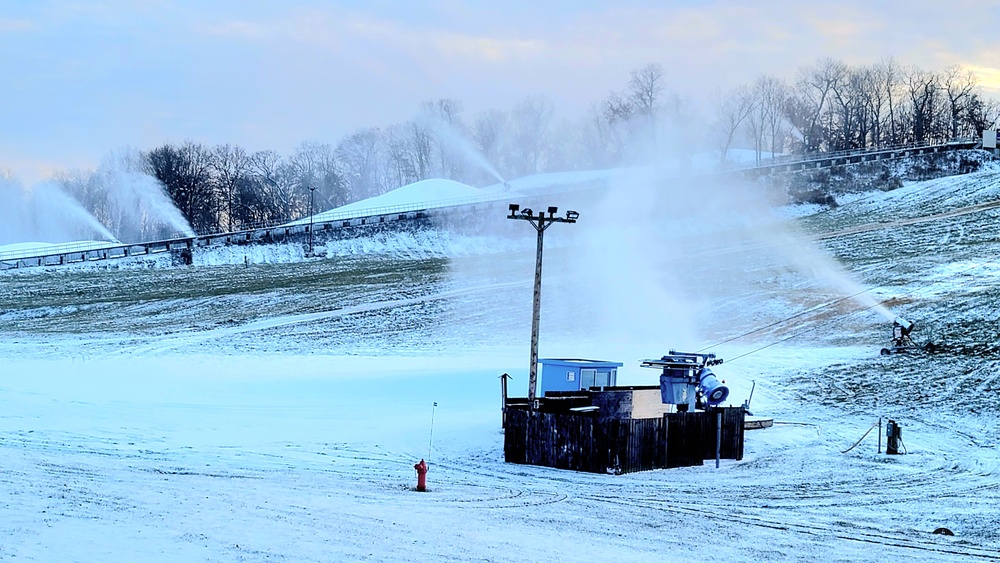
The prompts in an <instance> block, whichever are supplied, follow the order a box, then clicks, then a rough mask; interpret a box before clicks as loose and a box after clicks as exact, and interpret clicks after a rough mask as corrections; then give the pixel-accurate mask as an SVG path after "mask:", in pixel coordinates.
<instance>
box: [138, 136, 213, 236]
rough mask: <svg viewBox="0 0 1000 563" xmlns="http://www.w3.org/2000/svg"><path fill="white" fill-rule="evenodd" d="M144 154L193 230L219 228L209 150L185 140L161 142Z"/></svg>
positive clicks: (155, 174)
mask: <svg viewBox="0 0 1000 563" xmlns="http://www.w3.org/2000/svg"><path fill="white" fill-rule="evenodd" d="M144 157H145V159H146V161H147V162H148V163H149V166H150V170H151V172H152V174H153V176H155V177H156V179H157V180H159V181H160V182H162V183H163V185H164V186H165V187H166V189H167V194H168V195H170V197H171V199H173V201H174V204H175V205H177V208H178V209H179V210H180V211H181V213H182V214H183V215H184V217H185V218H186V219H187V220H188V223H190V224H191V227H192V228H193V229H194V230H195V231H196V232H200V233H206V232H216V231H218V230H219V215H218V211H219V207H220V205H219V201H218V194H217V192H216V191H215V189H214V185H213V182H212V166H213V159H214V156H213V154H212V151H210V150H209V149H207V148H206V147H204V146H203V145H200V144H196V143H193V142H190V141H188V142H186V143H184V144H183V145H181V146H179V147H175V146H173V145H170V144H165V145H163V146H161V147H158V148H155V149H153V150H151V151H149V152H148V153H145V155H144Z"/></svg>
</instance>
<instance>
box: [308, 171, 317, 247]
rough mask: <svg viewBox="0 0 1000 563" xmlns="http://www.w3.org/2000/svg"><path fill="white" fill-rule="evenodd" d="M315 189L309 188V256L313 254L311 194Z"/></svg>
mask: <svg viewBox="0 0 1000 563" xmlns="http://www.w3.org/2000/svg"><path fill="white" fill-rule="evenodd" d="M314 193H316V188H314V187H310V188H309V256H312V253H313V194H314Z"/></svg>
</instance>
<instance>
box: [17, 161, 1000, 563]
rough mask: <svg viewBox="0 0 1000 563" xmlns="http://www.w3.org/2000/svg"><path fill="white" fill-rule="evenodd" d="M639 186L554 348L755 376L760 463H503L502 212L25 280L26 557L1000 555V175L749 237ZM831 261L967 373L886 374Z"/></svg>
mask: <svg viewBox="0 0 1000 563" xmlns="http://www.w3.org/2000/svg"><path fill="white" fill-rule="evenodd" d="M630 186H631V185H629V186H626V185H622V186H620V187H618V188H613V189H620V190H622V191H621V192H620V195H621V196H623V197H624V196H625V195H627V196H628V198H629V199H628V201H629V207H630V208H631V209H633V210H634V209H640V210H647V211H648V213H646V212H644V213H635V212H633V219H634V220H633V221H630V222H627V223H626V222H620V221H614V220H613V218H614V217H619V216H620V210H621V206H620V205H618V204H616V203H615V202H614V201H604V202H600V203H601V205H599V206H598V205H594V206H591V207H588V208H585V207H579V209H580V211H581V220H580V222H579V223H578V224H577V225H573V226H566V225H557V226H555V227H554V228H553V229H551V230H549V231H547V233H546V254H545V278H544V286H543V287H544V288H543V296H542V303H543V317H542V327H541V341H540V354H541V355H542V356H543V357H558V356H563V355H568V356H583V357H596V358H601V359H609V360H618V361H623V362H625V366H624V367H623V368H622V370H621V372H620V375H619V378H620V379H619V381H620V382H622V383H623V384H650V383H652V382H654V380H655V376H656V374H655V373H654V372H653V371H651V370H643V369H640V368H639V367H638V364H639V359H640V358H643V357H650V356H651V355H653V356H655V355H657V354H662V353H666V350H667V348H669V347H676V348H683V347H694V348H699V349H700V348H703V347H707V346H710V345H713V344H715V346H713V347H712V348H711V350H712V351H713V352H715V353H716V354H718V355H719V356H720V357H722V358H724V359H725V360H726V362H725V363H724V364H723V365H722V366H719V367H718V368H717V370H716V373H717V374H718V375H720V377H722V378H724V379H726V380H727V384H728V385H729V386H730V388H731V389H732V393H731V395H730V400H731V401H732V402H733V404H740V403H742V402H743V400H745V399H746V398H747V397H748V395H749V392H750V388H751V386H752V385H754V384H755V385H756V390H755V391H754V395H753V403H752V405H751V406H752V408H751V410H752V411H753V412H754V414H756V415H760V416H767V417H773V418H774V419H775V421H776V424H775V426H774V427H773V428H771V429H767V430H762V431H753V432H750V433H748V435H747V443H746V455H745V458H744V459H743V460H742V461H739V462H723V464H722V466H721V467H720V468H719V469H715V468H714V465H713V464H707V465H705V466H704V467H696V468H683V469H674V470H664V471H655V472H647V473H639V474H631V475H622V476H612V475H591V474H578V473H572V472H564V471H558V470H553V469H547V468H540V467H531V466H515V465H507V464H505V463H504V462H503V461H502V460H503V453H502V438H503V436H502V434H501V433H500V428H499V423H500V412H499V404H500V400H499V380H498V379H497V377H498V376H499V375H500V374H501V373H505V372H506V373H509V374H511V375H512V376H513V377H514V380H513V381H512V382H511V389H512V393H517V394H522V395H523V394H524V391H526V390H524V389H523V386H524V384H525V381H526V379H527V377H526V374H527V365H526V363H527V356H528V353H527V352H528V351H527V342H528V338H529V326H530V317H529V315H530V300H531V285H530V282H531V275H532V272H533V267H534V242H535V241H534V232H533V231H531V229H528V228H524V227H526V226H525V225H522V224H517V223H520V222H517V221H505V220H504V219H503V218H502V217H499V218H484V219H483V220H484V222H486V223H487V224H484V225H483V226H482V228H481V229H479V230H478V231H476V232H474V233H469V232H465V233H461V234H456V233H450V232H448V231H446V230H444V229H443V228H437V229H429V230H426V231H423V232H419V233H407V234H400V235H398V236H390V235H386V234H380V235H373V237H375V238H377V239H378V240H377V241H376V240H374V239H373V240H372V242H371V244H368V243H364V242H357V243H355V245H354V246H353V247H351V249H347V248H345V247H337V248H339V251H335V250H334V249H332V248H331V249H330V250H329V251H328V253H327V258H326V259H319V260H316V259H313V260H302V259H298V258H296V257H295V256H292V255H290V254H287V252H286V251H283V250H280V249H274V250H273V252H274V253H275V254H276V255H278V254H280V255H281V256H285V258H281V259H277V260H269V259H267V258H266V256H267V253H268V252H272V251H271V250H266V249H261V250H259V251H255V252H259V253H260V254H258V255H254V256H255V257H256V258H255V260H253V261H248V263H245V262H243V261H242V260H239V261H235V260H231V258H233V257H232V256H228V255H222V254H220V255H219V256H218V257H216V258H211V257H210V256H211V255H208V257H206V258H205V259H204V260H205V261H204V262H203V263H202V264H200V265H198V266H197V267H195V268H170V267H166V266H165V265H163V264H149V265H147V267H143V268H134V269H129V268H121V269H108V270H98V269H80V268H72V269H39V270H37V271H30V272H29V271H22V272H15V273H0V302H2V303H3V304H4V306H3V309H2V310H0V335H2V338H0V366H2V367H0V370H2V371H0V450H2V452H0V455H2V458H3V459H4V463H3V464H2V467H0V481H2V482H3V486H2V487H0V560H12V561H14V560H17V561H52V560H78V561H135V560H143V561H177V560H185V561H273V560H294V561H331V560H367V561H400V560H413V559H420V560H491V561H525V560H528V561H552V560H573V559H578V560H588V561H589V560H603V559H611V558H614V559H618V560H622V561H647V560H657V559H661V560H682V559H695V558H697V559H699V560H707V561H746V562H751V561H753V562H756V561H817V560H819V561H845V562H846V561H896V560H904V559H905V560H909V561H928V562H930V561H991V560H995V558H996V554H997V553H998V551H1000V533H998V532H997V529H998V524H1000V513H998V512H997V510H996V508H995V507H996V506H997V503H998V502H1000V485H998V483H1000V467H998V460H1000V457H998V453H1000V451H998V450H1000V431H998V430H997V428H998V427H1000V426H998V422H1000V407H998V406H997V404H996V401H995V397H996V394H997V392H998V390H1000V370H998V367H1000V366H998V360H1000V351H998V350H997V348H996V342H997V337H998V334H997V332H996V328H995V327H996V326H998V324H997V321H998V319H997V314H998V313H997V311H998V310H1000V308H998V305H1000V291H998V289H997V287H998V284H997V281H998V276H1000V265H998V263H997V261H996V256H997V255H998V250H1000V248H998V242H997V240H996V237H995V236H994V234H993V230H994V229H993V228H992V225H995V224H996V221H997V219H998V215H1000V209H998V208H995V207H991V206H989V205H984V204H988V203H989V202H992V201H995V200H997V199H1000V172H998V171H997V170H996V169H995V168H987V169H985V170H983V171H981V172H978V173H975V174H970V175H966V176H959V177H952V178H946V179H940V180H934V181H930V182H919V183H913V184H909V185H907V186H905V187H903V188H900V189H898V190H895V191H892V192H886V193H873V194H866V195H865V196H864V197H859V198H856V199H855V200H854V201H851V202H849V203H846V204H844V205H842V206H841V207H840V208H837V209H834V210H826V211H822V212H819V213H813V214H810V215H807V216H804V217H800V218H797V219H789V220H787V221H786V220H781V219H774V218H773V216H764V215H761V216H759V217H756V218H755V219H754V220H749V219H748V220H747V221H745V222H744V223H738V222H737V221H734V220H733V217H735V216H736V214H735V211H734V209H733V208H734V207H735V208H738V209H739V210H740V211H741V212H745V213H750V212H751V211H750V209H751V208H750V206H749V204H747V203H745V202H743V201H741V200H738V198H737V197H736V195H734V194H731V193H728V192H720V193H719V194H718V196H719V197H714V196H713V194H715V192H714V191H713V190H715V189H716V187H713V186H700V189H698V190H697V196H698V197H699V198H701V200H702V201H705V198H709V200H710V201H711V202H712V204H711V206H709V207H710V208H709V209H708V210H707V211H708V212H706V213H705V214H703V215H697V216H675V215H671V216H664V215H663V214H661V213H659V212H658V210H661V209H664V208H665V207H664V206H665V204H664V203H663V202H664V201H666V202H669V203H671V204H672V205H674V206H675V208H678V207H676V206H679V208H684V209H693V207H692V206H689V205H687V204H686V199H685V198H686V197H689V196H685V195H684V193H686V192H684V191H678V192H673V193H670V194H661V193H655V192H649V193H644V192H640V193H637V192H634V191H626V190H631V189H634V186H632V187H630ZM710 196H712V197H710ZM690 197H693V196H690ZM556 203H558V204H559V205H560V206H561V207H563V206H564V204H563V203H562V202H561V201H557V202H556ZM972 206H980V208H978V209H976V210H975V211H969V212H966V213H952V212H955V211H957V210H963V209H968V208H970V207H972ZM766 217H771V218H770V219H768V218H766ZM924 217H927V218H930V217H934V218H933V220H932V219H927V220H918V219H921V218H924ZM771 221H773V223H772V222H771ZM788 221H790V222H791V223H790V224H787V222H788ZM508 223H512V224H513V225H509V224H508ZM561 227H565V228H561ZM764 231H767V233H768V236H758V235H760V234H761V233H762V232H764ZM754 233H756V235H755V234H754ZM225 251H226V250H225V249H220V250H218V252H220V253H221V252H225ZM812 252H815V253H816V255H817V258H815V259H814V260H812V261H806V260H802V259H801V258H802V256H805V255H807V254H810V253H812ZM282 253H285V254H282ZM792 255H798V257H799V259H797V260H796V259H793V257H792ZM823 257H826V258H829V257H834V258H836V263H837V264H839V265H840V266H841V267H842V270H843V272H846V275H847V278H849V279H850V280H851V281H853V283H856V284H858V286H859V287H861V288H862V289H863V290H864V291H865V292H866V293H865V295H870V296H872V299H873V300H875V301H877V302H879V303H884V304H885V305H886V306H888V307H889V309H890V310H891V312H892V313H894V314H901V315H903V316H905V317H907V318H909V319H911V320H913V321H915V322H916V323H917V326H918V328H917V330H916V332H915V334H914V336H915V338H917V339H932V340H934V341H935V342H939V343H943V344H947V348H946V350H945V351H944V352H942V353H941V354H935V355H926V356H891V357H881V356H879V355H878V350H879V348H881V347H882V346H883V345H884V341H885V340H886V339H887V338H888V335H889V328H890V326H889V325H890V322H889V321H887V320H886V319H885V318H883V316H881V315H879V314H877V313H875V312H873V309H870V308H866V307H867V306H866V305H864V304H863V303H861V302H860V301H858V300H856V299H846V300H845V299H843V298H844V297H845V296H847V295H848V294H847V293H846V291H847V290H846V289H845V287H846V285H845V284H844V283H843V280H840V279H837V276H838V275H839V274H837V272H838V271H839V270H836V269H831V268H829V263H828V262H827V261H825V258H823ZM602 267H603V269H602ZM847 278H845V279H847ZM435 403H436V404H437V406H436V407H435V406H434V404H435ZM432 416H433V433H432V426H431V422H432ZM880 417H881V418H882V420H883V423H884V421H885V420H886V419H888V418H893V419H895V420H897V421H898V422H899V423H900V424H901V425H902V427H903V432H904V433H903V438H904V443H905V446H906V450H907V455H903V456H886V455H884V454H879V453H877V452H876V442H875V436H876V435H875V433H874V432H872V433H870V434H869V435H868V438H866V439H865V440H863V441H862V442H861V443H860V444H859V445H858V447H856V448H855V449H853V450H851V451H849V452H847V453H842V452H843V451H845V450H847V449H848V448H849V447H850V446H851V445H852V444H854V443H855V442H856V441H857V440H858V439H859V438H860V437H861V436H862V435H863V434H864V433H865V432H866V431H868V430H869V429H870V428H871V427H872V425H873V424H875V423H876V422H877V421H878V420H879V419H880ZM421 458H426V459H427V460H428V463H429V465H430V472H429V473H428V484H429V488H430V491H429V492H428V493H416V492H414V491H413V490H412V488H413V486H414V485H415V474H414V471H413V468H412V467H413V464H414V463H416V462H417V461H419V460H420V459H421ZM938 527H946V528H949V529H950V530H952V531H953V532H954V533H955V535H954V536H943V535H935V534H932V533H931V532H932V531H933V530H934V529H936V528H938Z"/></svg>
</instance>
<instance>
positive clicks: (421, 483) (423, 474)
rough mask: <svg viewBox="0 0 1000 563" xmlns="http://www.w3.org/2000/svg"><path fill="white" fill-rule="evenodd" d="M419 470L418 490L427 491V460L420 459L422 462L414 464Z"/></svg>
mask: <svg viewBox="0 0 1000 563" xmlns="http://www.w3.org/2000/svg"><path fill="white" fill-rule="evenodd" d="M413 468H414V469H416V470H417V491H419V492H421V493H422V492H425V491H426V490H427V462H425V461H424V460H420V463H418V464H416V465H414V466H413Z"/></svg>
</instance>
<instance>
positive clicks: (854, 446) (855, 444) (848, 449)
mask: <svg viewBox="0 0 1000 563" xmlns="http://www.w3.org/2000/svg"><path fill="white" fill-rule="evenodd" d="M876 426H878V421H876V422H875V424H872V426H871V428H869V429H868V431H867V432H865V433H864V434H863V435H862V436H861V437H860V438H858V441H857V442H854V445H853V446H851V447H849V448H847V449H846V450H844V451H842V452H840V453H842V454H846V453H847V452H849V451H851V450H853V449H854V448H856V447H858V444H860V443H861V440H864V439H865V436H868V433H869V432H871V431H872V430H875V427H876Z"/></svg>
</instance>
